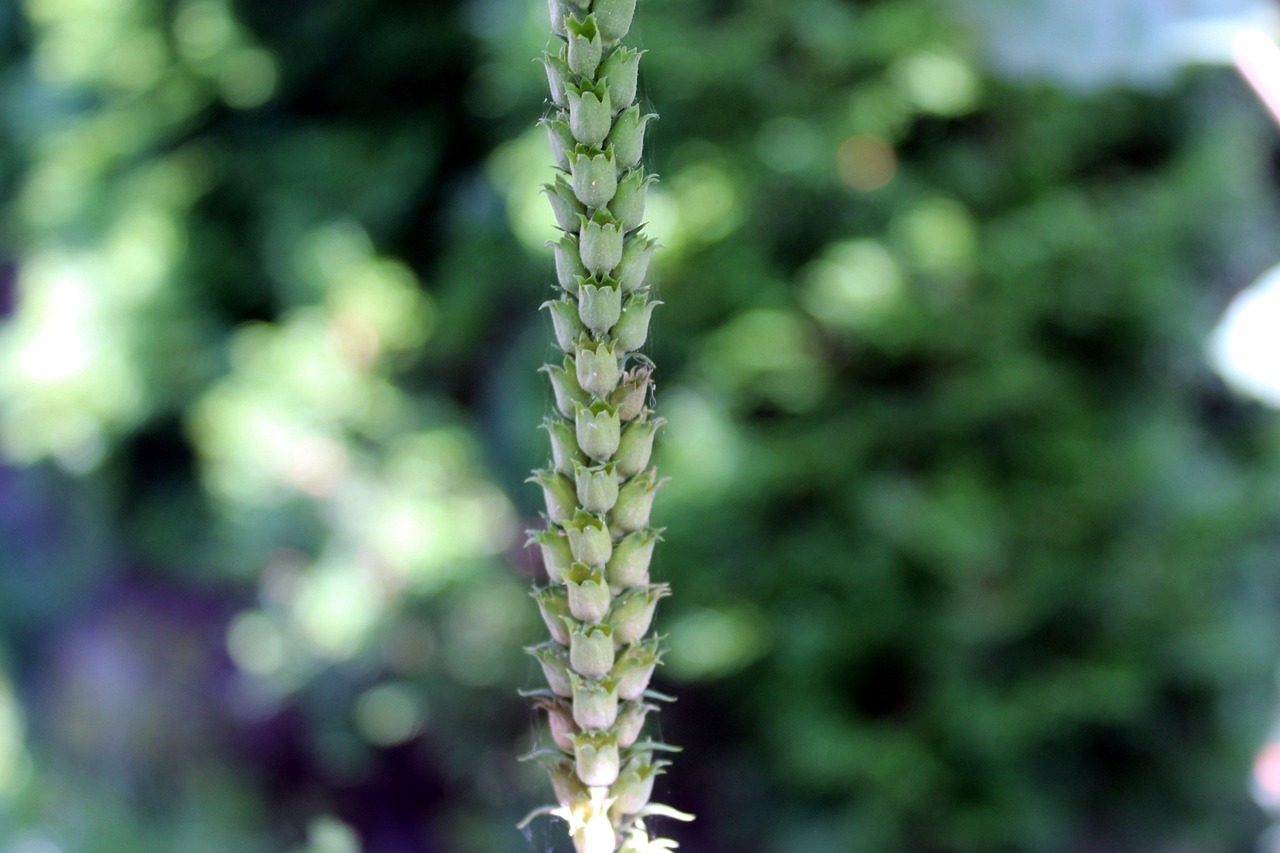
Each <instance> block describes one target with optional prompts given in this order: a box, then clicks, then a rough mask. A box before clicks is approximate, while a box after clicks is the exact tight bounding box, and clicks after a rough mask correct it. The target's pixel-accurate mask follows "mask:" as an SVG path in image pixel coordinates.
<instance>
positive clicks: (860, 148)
mask: <svg viewBox="0 0 1280 853" xmlns="http://www.w3.org/2000/svg"><path fill="white" fill-rule="evenodd" d="M836 167H837V169H838V170H839V172H840V179H841V180H842V181H844V183H845V186H847V187H849V188H850V189H852V190H856V191H857V192H864V193H866V192H874V191H875V190H878V189H881V188H883V187H885V186H887V185H888V184H889V182H890V181H892V180H893V176H894V175H895V174H897V171H898V158H897V156H896V155H895V154H894V153H893V148H892V147H890V145H889V143H887V142H885V141H884V140H883V139H880V138H879V137H876V136H868V135H866V134H857V135H855V136H850V137H849V138H848V139H846V140H845V141H844V142H841V143H840V147H839V148H838V149H837V150H836Z"/></svg>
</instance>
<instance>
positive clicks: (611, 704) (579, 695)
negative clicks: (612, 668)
mask: <svg viewBox="0 0 1280 853" xmlns="http://www.w3.org/2000/svg"><path fill="white" fill-rule="evenodd" d="M569 681H570V682H571V683H572V684H573V721H574V722H575V723H577V724H578V725H579V726H580V727H582V728H584V729H607V728H609V727H611V726H612V725H613V723H614V721H615V720H617V719H618V683H617V682H616V681H614V680H613V679H612V678H602V679H600V680H599V681H592V680H590V679H586V678H581V677H579V676H578V675H577V674H576V673H572V672H571V673H569ZM570 749H572V747H570Z"/></svg>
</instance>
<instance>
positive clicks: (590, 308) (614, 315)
mask: <svg viewBox="0 0 1280 853" xmlns="http://www.w3.org/2000/svg"><path fill="white" fill-rule="evenodd" d="M589 281H594V279H587V278H583V279H579V280H578V314H579V316H580V317H581V319H582V322H583V324H584V325H585V326H586V327H587V328H588V329H590V330H591V332H592V333H593V334H594V335H596V336H597V337H599V336H600V335H603V334H604V333H605V332H608V331H609V330H610V329H612V328H613V327H614V325H615V324H616V323H617V322H618V320H619V319H620V318H621V317H622V288H620V287H618V283H617V282H615V281H613V280H612V279H605V282H606V283H604V284H600V285H595V284H588V283H587V282H589Z"/></svg>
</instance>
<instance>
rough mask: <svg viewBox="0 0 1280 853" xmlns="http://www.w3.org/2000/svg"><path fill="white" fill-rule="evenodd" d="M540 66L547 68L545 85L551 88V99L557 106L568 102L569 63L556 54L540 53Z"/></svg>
mask: <svg viewBox="0 0 1280 853" xmlns="http://www.w3.org/2000/svg"><path fill="white" fill-rule="evenodd" d="M542 67H543V68H545V69H546V70H547V85H548V86H549V87H550V89H551V100H552V101H553V102H554V103H555V105H556V106H557V107H563V106H564V105H565V104H566V103H568V97H567V96H568V93H569V80H570V79H571V77H570V73H571V72H570V71H569V65H568V63H566V62H565V61H564V60H563V59H561V58H560V57H558V56H552V55H551V54H549V53H545V52H544V53H543V54H542Z"/></svg>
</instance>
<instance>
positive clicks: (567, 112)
mask: <svg viewBox="0 0 1280 853" xmlns="http://www.w3.org/2000/svg"><path fill="white" fill-rule="evenodd" d="M548 2H549V5H550V10H551V27H552V30H553V31H554V33H555V35H556V36H557V37H558V40H557V41H558V48H557V49H556V50H555V51H554V52H551V51H548V52H547V53H545V54H544V55H543V57H542V61H543V64H544V65H545V67H546V72H547V79H548V81H549V83H550V87H551V101H552V102H553V104H554V106H555V112H554V115H552V116H551V117H550V118H546V119H544V120H543V124H544V125H545V127H546V130H547V135H548V136H549V137H550V140H551V148H552V152H553V155H554V157H555V161H556V165H557V166H558V167H559V171H558V172H557V174H556V176H555V180H554V181H553V182H552V183H549V184H547V185H546V186H545V189H546V193H547V196H548V198H549V199H550V201H551V207H552V209H553V211H554V213H555V218H556V222H557V223H558V225H559V227H560V229H561V230H562V231H563V232H564V236H563V237H561V239H560V240H559V242H557V243H553V244H551V245H552V247H553V248H554V250H555V267H556V281H557V283H558V286H559V291H560V293H559V294H558V298H556V299H553V300H551V301H549V302H546V303H545V304H544V305H543V308H545V309H547V310H548V311H549V312H550V314H551V321H552V326H553V328H554V331H555V340H556V344H557V346H558V347H559V349H560V350H561V351H562V352H563V353H564V359H563V363H561V364H550V365H546V366H545V367H544V368H543V370H544V371H545V372H546V373H547V375H548V377H549V378H550V381H551V387H552V390H553V392H554V396H555V408H556V414H554V415H553V416H551V417H549V418H548V419H547V420H546V422H545V423H544V424H543V426H544V428H545V429H546V431H547V434H548V436H549V437H550V440H551V464H550V467H549V468H547V469H546V470H541V471H536V472H534V475H533V477H532V478H531V480H532V481H533V482H536V483H537V484H538V485H540V486H541V487H542V492H543V496H544V498H545V500H546V508H547V511H546V517H547V521H548V524H547V527H546V529H544V530H538V531H534V532H532V533H531V535H530V543H531V544H533V543H536V544H537V545H538V546H539V549H540V550H541V552H542V559H543V563H544V565H545V567H546V573H547V584H546V585H545V586H539V587H535V589H534V590H533V597H534V599H535V600H536V601H537V604H538V607H539V609H540V610H541V612H542V618H543V621H544V622H545V623H546V626H547V629H548V631H549V632H550V634H551V639H550V641H548V642H546V643H543V644H542V645H538V646H535V647H532V648H530V649H529V650H528V651H529V652H530V654H532V655H533V656H534V657H535V658H536V659H537V660H538V662H539V663H540V664H541V666H542V670H543V672H544V673H545V675H546V679H547V688H545V689H540V690H535V691H531V692H530V693H529V694H528V695H532V696H534V697H535V703H536V705H537V707H539V708H540V709H542V710H544V711H545V712H546V714H547V719H548V721H549V728H550V738H551V743H552V744H553V745H549V746H547V747H546V748H544V749H539V750H536V751H535V752H534V753H531V755H530V756H529V757H536V758H540V759H542V760H543V761H545V763H546V765H547V767H548V769H549V772H550V775H551V781H552V786H553V788H554V790H555V795H556V800H557V805H556V806H548V807H547V808H545V809H539V810H538V811H536V812H534V815H531V816H530V819H531V818H532V817H533V816H535V815H537V814H542V813H550V814H553V815H556V816H558V817H560V818H563V819H564V820H565V821H566V822H567V823H568V825H569V834H570V836H571V837H572V839H573V841H574V844H575V846H576V848H577V850H578V853H615V851H622V853H655V851H660V850H666V849H670V848H672V847H674V846H675V842H673V841H670V840H668V839H655V838H651V837H650V835H649V832H648V829H647V827H646V825H645V820H646V818H648V817H650V816H652V815H664V816H668V817H676V818H680V819H691V817H690V816H689V815H684V814H682V813H680V812H677V811H675V810H674V809H671V808H669V807H667V806H662V805H658V804H655V803H651V802H650V796H651V794H652V791H653V783H654V779H655V778H656V777H657V776H658V775H659V774H660V773H662V772H663V767H665V766H666V765H667V764H668V762H666V761H660V760H657V759H655V757H654V756H655V754H657V753H659V752H662V751H675V748H674V747H670V746H667V745H666V744H662V743H657V742H655V741H653V740H650V739H646V738H644V737H643V736H642V735H643V729H644V724H645V717H646V715H648V714H649V713H651V712H653V711H654V710H656V706H655V705H654V704H653V702H654V701H662V700H669V699H670V697H667V696H663V695H662V694H660V693H657V692H656V691H653V690H650V689H649V681H650V679H651V678H652V676H653V672H654V668H655V667H656V666H657V665H658V664H659V662H660V659H661V656H662V648H661V638H659V637H656V636H650V626H651V624H652V622H653V616H654V610H655V608H656V606H657V604H658V602H659V601H660V600H661V599H662V598H664V597H666V596H667V595H669V594H670V587H669V586H668V585H667V584H655V583H651V582H650V578H649V563H650V560H651V558H652V556H653V549H654V545H655V544H656V543H657V542H658V541H659V539H660V532H661V531H659V530H655V529H653V528H652V527H650V525H649V515H650V511H651V509H652V507H653V499H654V495H655V493H656V492H657V490H658V489H659V487H660V486H661V485H662V482H663V481H662V480H660V479H659V478H658V475H657V471H656V470H655V469H654V468H652V467H650V465H649V457H650V455H651V453H652V451H653V441H654V436H655V434H656V433H657V431H658V428H659V427H660V426H661V425H662V424H663V422H664V421H663V419H662V418H660V417H656V416H654V414H653V412H652V410H651V409H650V408H649V400H650V394H651V389H652V385H653V380H652V374H653V364H652V362H650V361H649V360H648V359H647V358H646V357H644V356H643V355H641V354H640V353H639V350H640V348H641V347H642V346H643V345H644V343H645V339H646V338H647V337H648V334H649V321H650V318H651V316H652V314H653V309H654V308H655V307H657V305H658V304H660V303H658V302H656V301H655V300H653V299H652V298H651V296H650V293H649V288H648V286H647V282H646V277H647V273H648V270H649V260H650V258H651V257H652V255H653V251H654V248H655V246H656V243H655V241H654V240H652V239H650V238H648V237H646V236H645V235H644V231H643V223H644V212H645V195H646V192H647V190H648V187H649V185H650V184H651V183H652V182H653V181H654V177H653V176H651V175H646V174H645V171H644V167H643V165H642V164H641V155H642V151H643V145H644V132H645V125H646V124H647V123H648V122H649V121H650V120H651V119H652V118H653V116H652V115H647V114H642V113H641V110H640V107H639V106H638V105H637V104H636V83H637V77H638V71H639V63H640V57H641V55H642V54H641V51H637V50H634V49H632V48H629V47H625V46H623V45H622V44H621V41H622V38H623V37H624V36H625V35H626V34H627V31H628V30H629V29H630V27H631V19H632V16H633V15H634V13H635V5H636V0H548Z"/></svg>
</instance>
